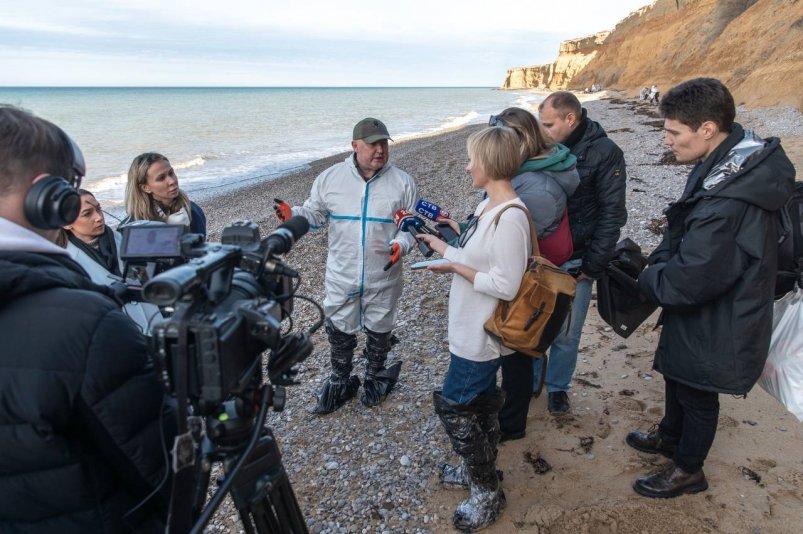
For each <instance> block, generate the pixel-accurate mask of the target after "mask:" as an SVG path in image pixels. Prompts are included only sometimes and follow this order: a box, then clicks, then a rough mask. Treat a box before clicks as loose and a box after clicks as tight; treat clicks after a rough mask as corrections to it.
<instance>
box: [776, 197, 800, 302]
mask: <svg viewBox="0 0 803 534" xmlns="http://www.w3.org/2000/svg"><path fill="white" fill-rule="evenodd" d="M778 218H779V224H778V275H777V277H776V278H775V298H780V297H782V296H784V295H785V294H786V293H788V292H790V291H792V290H793V289H794V288H795V283H797V285H798V287H801V288H803V182H795V189H794V191H793V192H792V195H791V196H790V197H789V200H787V201H786V204H785V205H784V207H783V208H781V210H780V211H779V212H778Z"/></svg>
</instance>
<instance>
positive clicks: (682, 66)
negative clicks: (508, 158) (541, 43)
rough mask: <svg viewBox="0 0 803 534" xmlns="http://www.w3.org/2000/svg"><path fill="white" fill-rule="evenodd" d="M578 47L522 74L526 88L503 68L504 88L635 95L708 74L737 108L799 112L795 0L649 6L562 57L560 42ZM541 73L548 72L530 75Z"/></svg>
mask: <svg viewBox="0 0 803 534" xmlns="http://www.w3.org/2000/svg"><path fill="white" fill-rule="evenodd" d="M588 39H591V38H588ZM581 41H583V40H574V41H566V42H565V43H562V45H561V54H559V56H558V59H557V60H556V62H555V63H553V64H551V65H549V66H539V67H529V68H528V69H536V71H537V72H542V75H541V76H535V75H530V83H529V84H527V85H518V86H514V85H513V83H512V82H514V81H518V80H519V79H521V80H522V83H528V79H527V76H525V75H519V74H518V71H519V70H521V69H511V70H510V71H508V75H507V80H506V85H507V83H508V81H510V82H511V85H510V87H509V88H523V87H533V88H540V89H550V90H554V89H561V88H568V89H583V88H585V87H590V86H591V85H592V84H593V83H596V84H599V85H602V86H603V87H606V88H617V89H621V90H625V91H628V92H630V93H631V94H637V93H638V90H639V88H641V87H642V86H645V85H647V86H649V85H652V84H653V83H655V84H657V85H658V86H659V88H660V89H661V90H662V91H666V90H667V89H668V88H670V87H672V86H673V85H675V84H677V83H679V82H681V81H683V80H686V79H689V78H694V77H697V76H711V77H715V78H719V79H721V80H722V81H723V82H724V83H725V84H726V85H728V87H729V88H730V89H731V91H732V92H733V95H734V98H735V99H736V101H737V103H744V104H747V105H750V106H767V105H775V104H783V105H791V106H795V107H797V108H798V109H803V90H801V87H803V0H656V1H655V2H653V3H652V4H650V5H649V6H645V7H644V8H642V9H640V10H639V11H637V12H635V13H633V14H631V15H630V16H628V17H626V18H625V19H623V20H622V21H621V22H620V23H619V24H618V25H617V26H616V27H615V28H614V29H613V31H611V32H610V34H609V35H608V36H607V37H606V38H605V39H604V41H603V42H602V43H600V44H595V45H591V46H588V47H587V48H579V47H578V49H577V50H573V51H572V50H568V49H567V51H566V53H565V54H564V53H563V44H566V43H573V42H581ZM581 55H582V56H583V58H580V57H579V56H581ZM563 56H565V57H563ZM581 63H582V67H581V68H579V69H578V68H576V65H579V64H581ZM543 67H551V70H549V69H546V70H542V71H538V69H543Z"/></svg>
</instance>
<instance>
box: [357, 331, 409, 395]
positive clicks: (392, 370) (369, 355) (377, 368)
mask: <svg viewBox="0 0 803 534" xmlns="http://www.w3.org/2000/svg"><path fill="white" fill-rule="evenodd" d="M392 337H393V336H392V335H391V333H390V332H384V333H379V332H372V331H371V330H368V329H367V328H366V329H365V351H364V352H363V355H364V356H365V380H363V383H362V393H361V394H360V400H361V401H362V403H363V404H364V405H366V406H369V407H370V406H376V405H377V404H380V403H381V402H382V401H384V400H385V399H386V398H387V396H388V394H389V393H390V392H391V390H392V389H393V386H395V385H396V382H398V380H399V372H400V371H401V364H402V362H396V363H394V364H393V365H391V366H390V367H388V368H385V361H387V359H388V352H390V347H391V338H392Z"/></svg>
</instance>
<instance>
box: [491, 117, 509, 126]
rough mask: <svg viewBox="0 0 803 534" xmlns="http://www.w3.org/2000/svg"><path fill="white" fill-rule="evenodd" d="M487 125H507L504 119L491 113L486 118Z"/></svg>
mask: <svg viewBox="0 0 803 534" xmlns="http://www.w3.org/2000/svg"><path fill="white" fill-rule="evenodd" d="M488 126H507V125H506V124H505V120H504V119H501V118H499V117H497V116H496V115H491V118H490V119H488Z"/></svg>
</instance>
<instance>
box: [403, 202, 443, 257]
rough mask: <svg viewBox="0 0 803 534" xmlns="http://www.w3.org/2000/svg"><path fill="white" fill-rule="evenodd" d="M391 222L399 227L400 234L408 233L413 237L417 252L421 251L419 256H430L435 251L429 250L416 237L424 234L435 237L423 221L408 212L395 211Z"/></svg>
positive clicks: (427, 246)
mask: <svg viewBox="0 0 803 534" xmlns="http://www.w3.org/2000/svg"><path fill="white" fill-rule="evenodd" d="M393 222H394V223H395V224H396V226H398V227H399V230H401V231H402V232H409V233H410V234H411V235H412V236H413V238H414V239H415V241H416V243H418V250H420V251H421V254H423V255H424V257H425V258H429V257H430V256H432V254H433V252H435V251H434V250H432V249H431V248H429V245H427V244H426V243H425V242H424V241H422V240H421V239H419V237H418V234H425V233H426V234H432V235H435V234H434V232H432V230H431V229H429V228H428V227H427V225H426V223H425V222H424V221H422V220H421V219H419V218H418V217H416V216H415V215H413V214H412V213H410V212H409V211H407V210H405V209H400V210H396V213H394V214H393Z"/></svg>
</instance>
